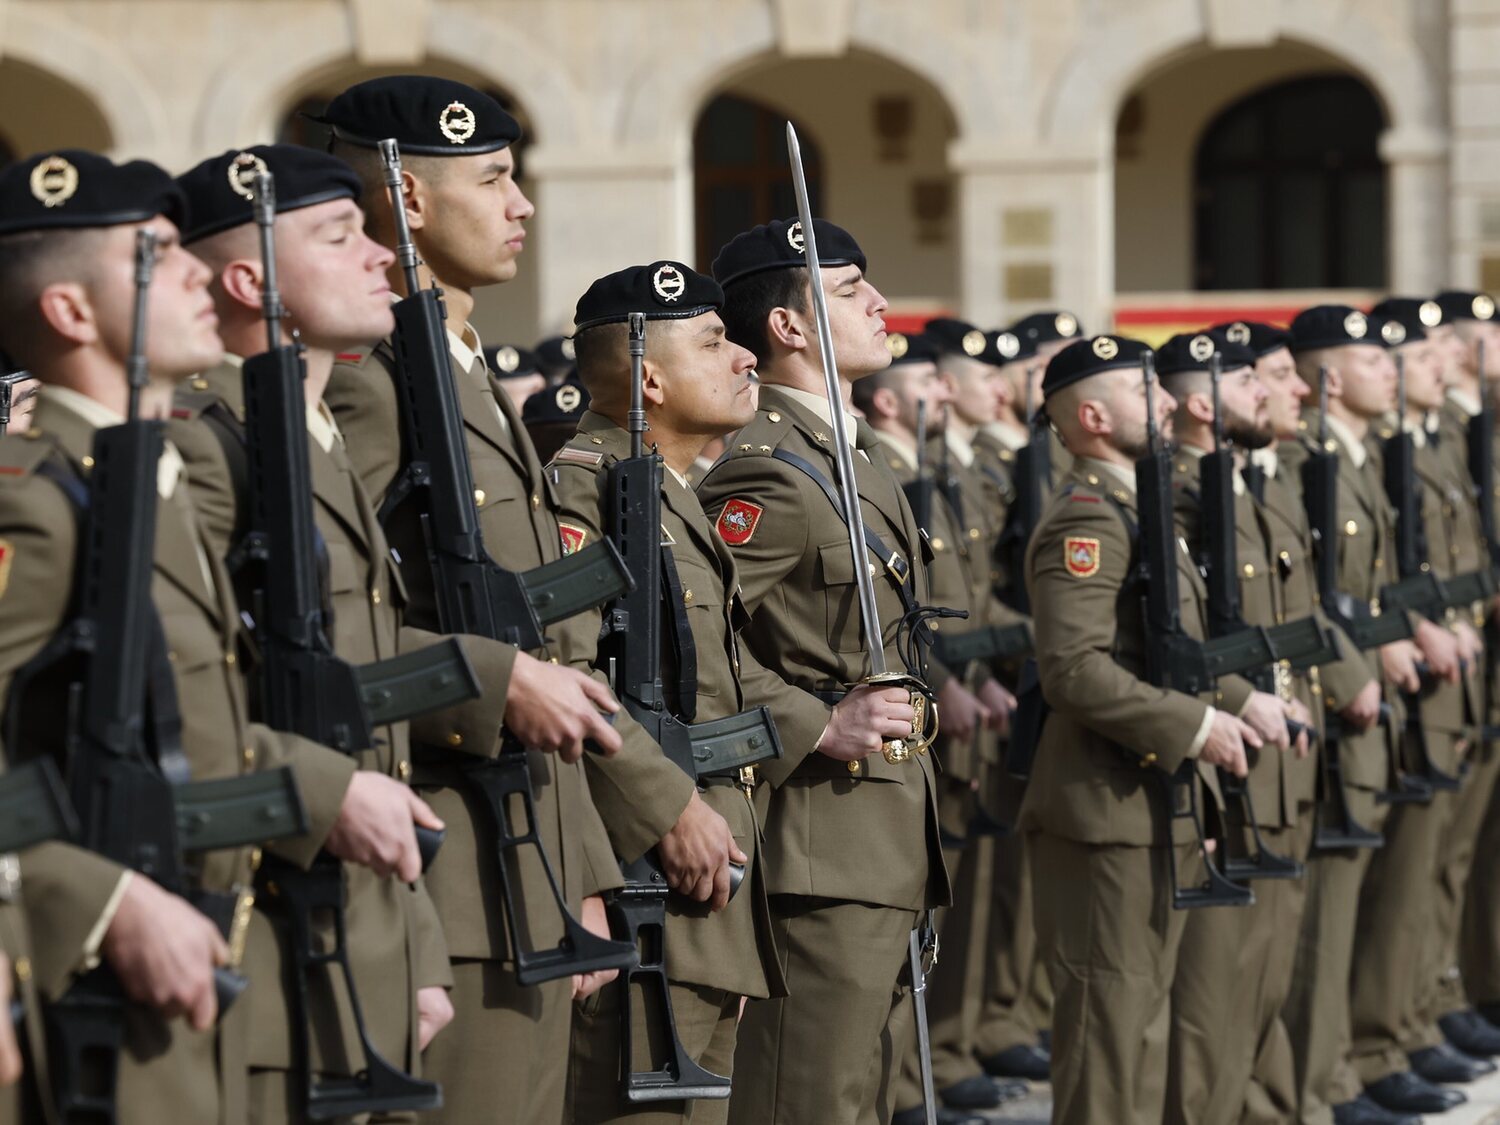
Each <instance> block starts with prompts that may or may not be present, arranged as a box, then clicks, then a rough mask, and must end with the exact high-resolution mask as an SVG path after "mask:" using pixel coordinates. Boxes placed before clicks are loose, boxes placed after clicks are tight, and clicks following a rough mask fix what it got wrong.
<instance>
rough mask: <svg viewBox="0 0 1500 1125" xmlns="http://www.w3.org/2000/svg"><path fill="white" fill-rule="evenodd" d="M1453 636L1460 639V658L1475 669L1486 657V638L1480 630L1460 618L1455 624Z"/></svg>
mask: <svg viewBox="0 0 1500 1125" xmlns="http://www.w3.org/2000/svg"><path fill="white" fill-rule="evenodd" d="M1453 635H1454V636H1455V637H1457V638H1458V658H1459V659H1460V660H1462V661H1464V662H1465V663H1466V664H1468V665H1469V667H1471V668H1472V667H1474V666H1475V665H1476V664H1477V663H1478V662H1479V661H1480V660H1481V659H1482V658H1483V657H1484V638H1482V637H1481V636H1480V635H1479V630H1477V629H1475V628H1474V626H1472V625H1470V624H1469V623H1468V622H1467V621H1465V620H1463V619H1462V618H1460V619H1459V620H1457V621H1455V622H1454V623H1453Z"/></svg>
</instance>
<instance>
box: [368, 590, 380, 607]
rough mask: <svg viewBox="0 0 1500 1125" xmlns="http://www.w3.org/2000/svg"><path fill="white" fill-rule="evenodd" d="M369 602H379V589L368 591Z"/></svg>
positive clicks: (375, 603) (376, 603)
mask: <svg viewBox="0 0 1500 1125" xmlns="http://www.w3.org/2000/svg"><path fill="white" fill-rule="evenodd" d="M370 604H371V605H379V604H380V591H379V590H371V591H370Z"/></svg>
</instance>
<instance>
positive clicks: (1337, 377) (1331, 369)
mask: <svg viewBox="0 0 1500 1125" xmlns="http://www.w3.org/2000/svg"><path fill="white" fill-rule="evenodd" d="M1327 371H1328V395H1329V397H1330V398H1338V397H1339V396H1340V395H1342V394H1343V393H1344V377H1343V376H1342V375H1341V374H1339V369H1338V368H1337V367H1335V366H1334V365H1333V364H1331V363H1330V364H1328V366H1327ZM1313 393H1315V394H1316V393H1317V388H1316V387H1314V388H1313Z"/></svg>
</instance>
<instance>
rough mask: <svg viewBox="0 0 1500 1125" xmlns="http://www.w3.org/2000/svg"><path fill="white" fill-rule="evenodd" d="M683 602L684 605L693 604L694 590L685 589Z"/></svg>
mask: <svg viewBox="0 0 1500 1125" xmlns="http://www.w3.org/2000/svg"><path fill="white" fill-rule="evenodd" d="M682 604H683V605H692V604H693V592H692V591H691V590H684V591H683V592H682Z"/></svg>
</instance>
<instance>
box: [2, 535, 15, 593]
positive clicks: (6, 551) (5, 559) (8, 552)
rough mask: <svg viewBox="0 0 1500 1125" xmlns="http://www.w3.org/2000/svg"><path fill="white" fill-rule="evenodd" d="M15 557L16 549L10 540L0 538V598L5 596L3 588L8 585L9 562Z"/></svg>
mask: <svg viewBox="0 0 1500 1125" xmlns="http://www.w3.org/2000/svg"><path fill="white" fill-rule="evenodd" d="M15 557H16V549H15V547H13V546H12V545H11V542H10V540H9V539H0V598H3V597H4V596H5V588H6V587H7V586H9V585H10V564H11V562H12V561H13V560H14V559H15Z"/></svg>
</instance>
